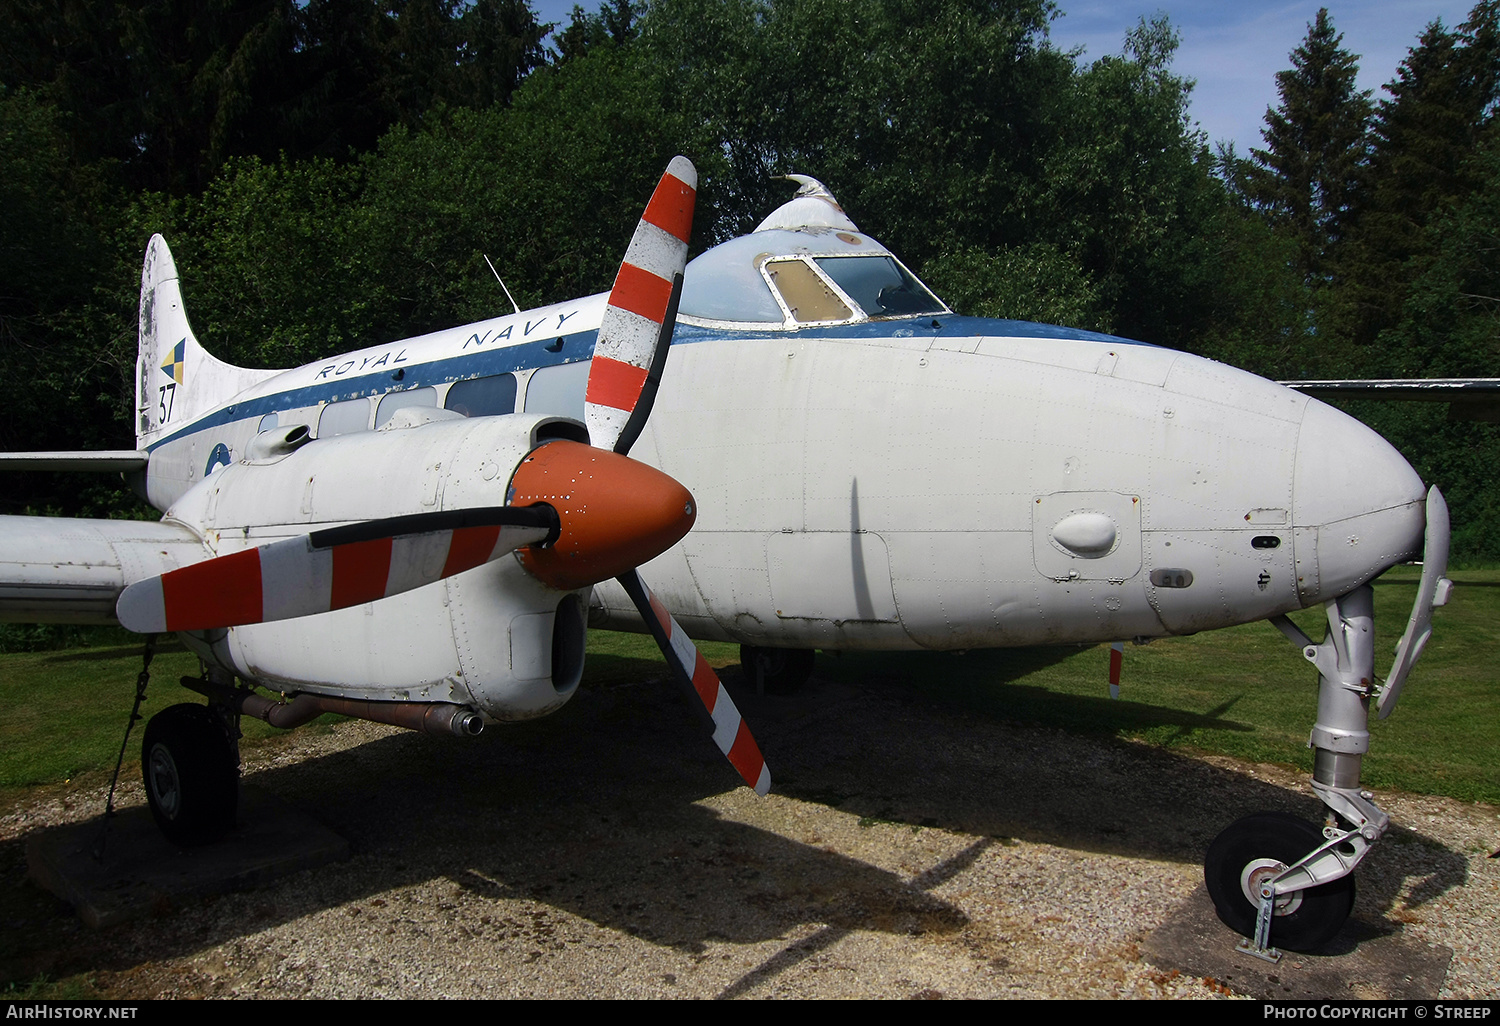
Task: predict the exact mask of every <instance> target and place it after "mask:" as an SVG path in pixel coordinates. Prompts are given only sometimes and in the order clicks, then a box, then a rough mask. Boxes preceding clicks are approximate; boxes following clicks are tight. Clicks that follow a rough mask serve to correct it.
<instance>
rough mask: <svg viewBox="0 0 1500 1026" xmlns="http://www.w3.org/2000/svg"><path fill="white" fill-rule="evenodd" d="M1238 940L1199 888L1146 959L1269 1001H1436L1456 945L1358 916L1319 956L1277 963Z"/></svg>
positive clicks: (1294, 956)
mask: <svg viewBox="0 0 1500 1026" xmlns="http://www.w3.org/2000/svg"><path fill="white" fill-rule="evenodd" d="M1275 939H1276V933H1275V929H1274V927H1273V929H1272V931H1271V940H1272V942H1273V943H1274V942H1275ZM1238 941H1239V938H1237V937H1236V936H1235V935H1234V933H1233V932H1232V931H1231V930H1230V929H1229V927H1227V926H1225V925H1224V924H1223V923H1221V922H1219V917H1218V916H1217V915H1216V914H1215V913H1214V907H1213V902H1212V901H1210V900H1209V897H1208V890H1207V888H1205V887H1203V886H1201V885H1200V886H1199V887H1198V889H1197V890H1196V891H1194V892H1193V895H1192V897H1190V898H1188V899H1187V900H1186V901H1184V902H1183V903H1182V904H1181V905H1179V906H1178V907H1177V909H1176V910H1175V911H1173V912H1172V914H1171V915H1170V916H1168V917H1167V921H1166V922H1164V923H1163V924H1162V925H1161V927H1160V928H1159V929H1157V930H1156V931H1155V932H1153V933H1152V934H1151V935H1150V936H1149V937H1147V938H1146V943H1145V944H1144V945H1142V954H1144V955H1145V956H1146V959H1147V961H1149V962H1151V963H1152V964H1153V965H1156V966H1159V967H1161V968H1163V969H1175V970H1177V971H1178V972H1181V973H1185V974H1187V975H1189V976H1202V977H1212V978H1213V979H1216V980H1218V981H1219V982H1220V983H1223V984H1224V985H1225V986H1227V987H1229V988H1230V989H1231V990H1234V991H1237V992H1238V993H1241V994H1245V995H1248V996H1249V997H1252V998H1256V999H1258V1000H1262V1001H1276V1000H1281V1001H1294V1000H1295V1001H1316V1000H1330V999H1332V1000H1350V999H1352V1000H1377V1001H1379V1000H1402V1001H1411V1000H1423V999H1427V1000H1431V999H1434V998H1436V997H1437V996H1438V992H1439V990H1441V988H1442V986H1443V979H1444V977H1445V976H1446V975H1447V972H1448V963H1449V962H1450V961H1452V959H1453V951H1452V949H1451V948H1445V947H1436V946H1433V945H1430V944H1425V943H1421V942H1418V941H1413V940H1409V939H1407V938H1406V937H1404V936H1403V935H1402V934H1401V933H1399V932H1397V931H1396V930H1393V929H1392V928H1391V926H1390V924H1386V923H1382V924H1380V925H1378V926H1375V925H1371V924H1369V923H1365V922H1361V921H1360V920H1357V919H1354V918H1351V919H1350V920H1349V921H1348V922H1347V923H1345V924H1344V928H1343V929H1342V930H1340V931H1339V933H1338V936H1336V937H1334V939H1333V940H1331V941H1329V943H1328V944H1327V946H1326V947H1325V948H1324V949H1323V951H1321V952H1319V953H1318V954H1316V955H1305V954H1299V953H1297V952H1292V951H1284V952H1282V955H1281V961H1280V962H1277V963H1275V964H1272V963H1270V962H1267V961H1265V960H1264V959H1260V958H1256V957H1255V956H1253V955H1247V954H1244V953H1242V952H1239V951H1236V950H1235V944H1237V943H1238Z"/></svg>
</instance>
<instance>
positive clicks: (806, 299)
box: [765, 259, 854, 324]
mask: <svg viewBox="0 0 1500 1026" xmlns="http://www.w3.org/2000/svg"><path fill="white" fill-rule="evenodd" d="M765 268H766V275H767V276H768V277H769V278H770V279H771V284H772V286H773V287H774V288H775V289H776V291H777V292H779V293H781V301H782V302H783V303H785V304H786V307H787V310H788V311H790V313H791V315H792V319H793V320H794V321H796V322H798V323H799V324H807V323H809V322H812V321H847V320H848V319H849V318H851V317H853V316H854V311H853V310H851V309H849V304H847V303H845V302H844V300H843V299H842V298H841V297H840V296H839V294H838V293H837V292H835V291H834V290H833V289H832V288H831V287H829V285H828V282H826V281H824V280H823V277H822V275H820V274H818V272H817V271H815V270H813V269H812V267H810V266H809V265H808V264H807V263H806V262H805V261H803V260H797V259H792V260H767V261H766V264H765Z"/></svg>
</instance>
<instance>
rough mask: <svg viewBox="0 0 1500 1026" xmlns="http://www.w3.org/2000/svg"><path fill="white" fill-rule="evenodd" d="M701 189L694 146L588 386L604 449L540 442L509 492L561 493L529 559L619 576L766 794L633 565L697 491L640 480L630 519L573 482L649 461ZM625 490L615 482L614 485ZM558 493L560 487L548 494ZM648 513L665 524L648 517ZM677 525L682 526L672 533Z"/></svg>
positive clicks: (704, 665)
mask: <svg viewBox="0 0 1500 1026" xmlns="http://www.w3.org/2000/svg"><path fill="white" fill-rule="evenodd" d="M697 189H698V172H697V170H696V169H694V167H693V165H692V163H691V162H690V161H689V160H688V159H687V158H686V157H674V158H672V162H671V163H670V164H668V165H667V171H666V174H664V175H662V178H661V181H660V182H659V183H658V184H657V186H656V191H655V192H653V193H652V195H651V201H650V202H649V203H647V204H646V211H645V213H644V214H642V215H641V220H640V223H639V224H637V225H636V229H635V235H634V236H633V237H632V238H631V240H630V246H629V248H628V249H626V251H625V259H624V261H623V262H622V263H621V264H620V271H619V274H617V275H616V276H615V284H614V288H613V289H611V290H610V294H609V303H608V305H607V306H606V307H605V310H604V316H603V318H602V319H601V321H600V325H599V337H598V341H597V342H595V344H594V362H593V364H592V365H591V366H590V368H589V381H588V388H587V391H586V392H585V394H584V398H585V402H584V421H585V423H586V424H587V425H588V429H589V439H590V441H592V442H593V445H594V446H595V448H588V447H585V446H580V445H578V443H576V442H564V441H556V442H551V443H549V444H547V445H544V446H541V447H540V448H538V449H536V450H533V452H532V453H531V455H530V456H528V457H527V459H526V460H524V461H523V462H522V464H521V466H520V467H518V468H517V469H516V474H515V476H514V477H513V478H512V479H511V497H510V501H511V502H512V503H519V502H524V501H546V502H548V503H551V504H552V505H553V506H555V507H557V511H558V516H559V517H560V518H561V520H562V523H563V525H564V527H563V531H562V533H561V535H560V537H559V538H558V539H557V541H555V542H554V543H552V544H551V545H549V546H546V547H533V548H529V549H526V550H524V551H523V552H522V553H521V564H522V565H523V566H525V567H526V568H527V569H528V570H530V571H531V572H532V573H533V574H534V575H536V576H537V577H539V578H540V579H541V580H543V581H545V582H546V583H548V584H551V585H552V586H553V587H557V588H562V589H564V590H567V589H571V588H579V587H584V586H586V585H588V584H593V583H595V582H597V581H601V580H604V579H606V577H610V576H612V577H614V578H615V580H617V581H619V582H620V586H621V587H623V588H624V589H625V593H626V594H627V595H629V596H630V600H631V601H632V602H634V603H635V608H636V610H637V611H638V612H639V613H640V614H641V619H642V620H644V621H645V622H646V626H647V628H649V629H650V631H651V634H652V636H653V637H654V638H655V639H656V644H657V647H659V648H660V649H661V652H662V655H663V656H664V657H665V658H666V660H667V663H668V665H670V666H671V667H672V671H673V675H674V676H675V677H676V678H677V679H678V680H679V682H681V683H683V684H685V685H686V686H687V687H688V689H689V690H690V691H692V693H693V694H694V695H696V696H697V698H698V700H699V701H700V702H702V703H703V707H704V708H705V709H706V710H707V711H708V715H709V717H710V719H712V720H713V725H714V730H713V737H714V742H715V743H716V744H717V745H718V746H719V750H720V751H721V752H723V753H724V755H725V757H726V758H727V759H728V760H729V762H730V765H732V766H733V767H734V768H735V769H736V770H737V771H738V772H739V774H740V776H741V777H743V778H744V781H745V783H746V784H748V785H749V786H750V787H752V788H754V789H755V792H756V793H757V794H761V795H764V794H765V793H766V792H767V791H768V790H770V787H771V774H770V772H769V771H768V770H767V769H766V764H765V759H764V758H762V757H761V754H760V747H759V746H758V745H757V744H756V743H755V738H754V737H753V736H752V735H751V733H750V728H749V727H748V726H746V725H745V722H744V720H743V719H742V718H741V717H740V713H739V710H738V709H737V708H736V707H735V704H734V701H733V700H732V699H731V698H730V697H729V692H727V691H726V690H725V689H724V685H723V683H722V682H721V681H720V680H719V677H718V675H717V674H716V673H714V671H713V670H712V668H710V667H709V665H708V662H707V660H705V659H704V658H703V654H702V653H701V652H699V651H698V648H697V646H696V645H694V644H693V642H692V640H691V639H689V638H688V636H687V632H686V631H684V630H683V629H682V626H681V625H680V624H679V623H678V622H677V621H676V620H674V619H673V618H672V615H671V614H670V613H668V612H667V610H666V607H665V606H663V605H662V604H661V603H660V602H659V601H657V599H656V596H655V595H653V594H652V593H651V589H650V588H649V587H647V586H646V582H645V581H644V580H643V579H642V578H641V575H640V573H639V572H638V571H637V570H636V569H635V568H636V567H637V566H639V565H640V564H641V563H644V562H645V561H646V560H648V559H650V558H652V557H653V556H656V555H658V554H659V553H661V552H664V551H665V550H666V549H667V548H669V547H671V546H672V545H674V544H676V542H677V541H678V539H680V538H681V537H682V536H683V535H684V534H686V533H687V531H688V528H690V527H691V526H692V522H693V519H694V518H695V517H696V511H695V510H694V506H693V497H692V495H690V494H689V493H688V491H687V489H686V488H683V487H682V486H681V485H679V484H677V482H676V481H673V480H672V479H671V478H669V477H667V476H666V475H665V474H663V475H661V477H662V478H663V479H664V481H665V482H671V485H672V486H675V489H676V491H673V490H672V489H670V488H667V487H666V486H665V485H664V484H663V485H661V486H660V487H659V488H650V489H648V488H647V487H645V482H644V480H643V481H642V482H641V483H640V486H638V487H635V488H633V489H632V491H631V495H632V496H633V500H634V505H633V508H632V511H631V512H632V516H633V517H635V518H638V521H637V522H627V521H626V520H625V519H623V518H622V517H621V515H620V514H619V513H616V512H615V511H613V510H612V511H609V512H606V511H604V510H603V509H600V508H591V507H590V505H589V504H588V503H587V502H582V501H580V500H579V499H578V498H577V496H576V495H575V494H573V493H572V492H571V490H570V489H571V488H572V486H573V483H574V482H577V481H582V480H584V479H585V478H586V477H587V478H589V479H590V480H593V479H597V478H599V477H602V476H605V475H609V474H613V473H616V472H623V468H624V467H630V468H635V469H634V470H632V471H631V473H638V472H641V471H648V470H650V468H648V467H644V466H643V465H642V464H639V463H636V462H635V461H634V460H630V459H627V458H626V456H625V454H626V453H628V452H629V451H630V447H631V446H632V445H634V444H635V441H636V439H637V438H639V437H640V434H641V429H642V428H644V427H645V425H646V418H647V417H648V416H650V413H651V407H652V405H653V404H654V403H655V401H656V389H657V385H658V384H659V383H660V381H661V373H662V368H663V367H665V366H666V362H667V350H668V349H669V348H670V347H671V344H672V329H673V327H674V326H675V325H676V323H677V303H678V300H679V299H680V298H681V296H682V272H683V268H684V267H686V266H687V248H688V237H689V235H690V234H691V232H692V224H693V206H694V203H695V201H696V199H697ZM579 450H582V451H579ZM616 468H622V469H621V470H619V471H617V469H616ZM651 472H652V473H657V472H656V471H651ZM616 492H617V489H611V494H615V493H616ZM548 495H550V496H551V497H550V498H543V497H544V496H548ZM621 501H622V502H623V501H624V500H621ZM646 522H650V523H652V524H656V525H659V526H658V527H656V528H654V529H652V528H648V527H647V526H645V524H646ZM679 529H680V533H675V534H673V532H678V531H679ZM606 534H607V535H609V536H610V537H612V538H617V539H618V540H619V544H612V545H605V544H602V542H601V536H603V535H606ZM668 534H672V537H671V538H670V539H667V538H666V536H667V535H668ZM605 551H607V552H608V553H609V555H610V559H629V560H631V561H630V562H627V563H625V564H624V565H612V564H611V565H606V561H605V560H604V559H601V558H599V556H598V555H597V554H598V553H600V552H605ZM636 557H638V558H636ZM606 571H607V573H606Z"/></svg>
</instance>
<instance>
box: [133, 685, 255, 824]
mask: <svg viewBox="0 0 1500 1026" xmlns="http://www.w3.org/2000/svg"><path fill="white" fill-rule="evenodd" d="M141 775H142V777H144V778H145V783H146V801H147V802H148V804H150V806H151V816H152V818H154V819H155V820H156V825H157V826H158V827H159V828H161V832H162V833H163V834H165V835H166V837H167V840H169V841H171V842H172V843H173V844H178V845H181V846H183V847H193V846H196V845H201V844H209V843H211V842H213V841H217V840H218V839H219V838H221V837H223V836H224V835H225V834H227V833H228V832H229V831H230V830H231V829H233V827H234V818H235V813H236V811H237V810H238V808H239V798H240V757H239V752H238V749H237V746H236V744H235V741H234V737H233V736H232V734H231V732H230V730H229V727H228V725H227V724H226V723H225V722H224V717H223V716H222V715H221V714H220V713H219V712H218V711H217V710H216V709H214V708H213V707H212V706H205V705H192V704H188V703H184V704H182V705H173V706H168V707H167V708H165V709H163V710H162V711H161V712H159V713H157V714H156V715H155V716H153V717H151V720H150V722H149V723H147V724H146V736H145V739H144V740H143V741H142V742H141Z"/></svg>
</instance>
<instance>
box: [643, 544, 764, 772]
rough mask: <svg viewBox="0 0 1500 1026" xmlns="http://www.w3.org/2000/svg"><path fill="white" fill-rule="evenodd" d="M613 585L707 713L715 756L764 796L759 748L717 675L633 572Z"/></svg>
mask: <svg viewBox="0 0 1500 1026" xmlns="http://www.w3.org/2000/svg"><path fill="white" fill-rule="evenodd" d="M615 580H617V581H619V582H620V585H621V586H622V587H623V588H624V589H625V592H626V594H628V595H629V596H630V600H631V601H632V602H634V603H635V607H636V609H638V610H640V613H641V618H642V619H643V620H645V621H646V626H647V627H649V628H651V635H652V636H653V637H654V638H656V644H657V645H658V646H659V647H660V648H661V651H662V655H664V656H666V657H667V662H668V663H670V664H671V665H672V670H673V671H674V672H675V673H676V675H677V678H678V679H679V680H681V681H683V682H684V683H686V684H687V685H688V686H689V687H691V688H692V689H693V693H694V694H696V695H697V696H698V698H699V700H700V701H701V702H702V703H703V706H704V708H706V709H707V710H708V715H709V716H710V717H712V718H713V721H714V743H715V744H717V745H718V746H719V751H721V752H723V753H724V755H725V757H726V758H727V759H728V760H729V764H730V765H731V766H733V767H734V768H735V769H736V770H737V771H739V774H740V776H741V777H743V778H744V780H745V783H746V784H748V785H749V786H750V787H752V788H754V789H755V793H756V794H759V795H764V794H765V793H766V792H767V791H769V790H770V789H771V771H770V770H768V769H766V761H765V759H764V758H762V757H761V754H760V746H759V745H757V744H756V743H755V738H754V737H753V736H752V735H751V733H750V728H749V727H748V726H746V724H745V721H744V720H743V719H741V718H740V711H739V710H738V709H737V708H735V705H734V701H733V699H731V698H730V697H729V692H728V691H726V690H724V685H723V683H722V682H721V681H720V680H719V675H718V674H716V673H714V671H713V669H712V668H711V667H710V666H709V665H708V662H707V660H705V659H704V658H703V653H701V652H699V651H698V646H697V645H694V644H693V642H692V639H691V638H689V637H688V636H687V632H686V631H684V630H683V629H682V625H681V624H679V623H678V622H677V621H676V620H675V619H674V618H673V617H672V614H671V613H669V612H667V609H666V607H665V606H663V605H662V604H661V603H660V602H659V601H657V598H656V596H655V595H653V594H652V593H651V589H650V588H648V587H646V582H645V581H643V580H641V575H640V574H639V573H638V572H637V571H635V570H631V571H629V572H628V573H625V574H621V575H620V576H619V577H617V578H615Z"/></svg>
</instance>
